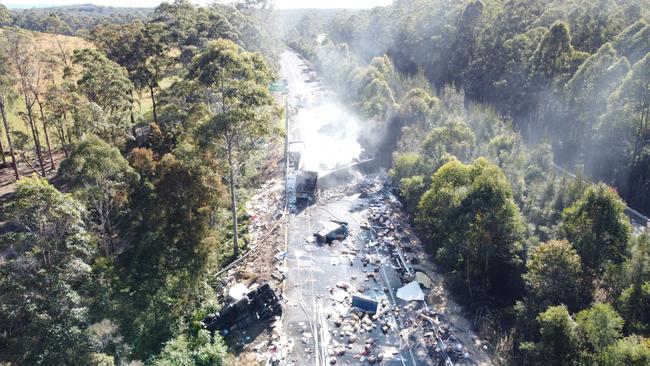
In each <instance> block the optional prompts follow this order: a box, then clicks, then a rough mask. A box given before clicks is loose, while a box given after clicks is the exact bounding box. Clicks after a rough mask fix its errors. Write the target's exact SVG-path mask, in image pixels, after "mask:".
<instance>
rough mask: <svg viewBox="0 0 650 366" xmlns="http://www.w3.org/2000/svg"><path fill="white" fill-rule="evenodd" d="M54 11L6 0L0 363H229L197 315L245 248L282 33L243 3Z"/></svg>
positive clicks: (271, 115)
mask: <svg viewBox="0 0 650 366" xmlns="http://www.w3.org/2000/svg"><path fill="white" fill-rule="evenodd" d="M61 11H62V13H61V14H64V15H61V14H59V13H56V14H53V15H48V16H46V17H43V16H42V15H43V14H46V13H45V12H44V11H42V10H34V11H20V12H15V13H11V14H10V13H9V12H8V11H7V9H6V8H4V7H1V6H0V23H2V24H5V25H11V26H7V27H4V28H3V29H2V30H1V32H2V37H0V111H1V112H2V122H3V125H2V129H1V130H2V135H3V136H2V138H1V139H0V142H2V147H0V149H1V150H3V151H7V154H6V155H5V154H2V155H3V156H2V162H1V163H3V164H4V166H5V167H6V169H3V172H8V173H7V174H8V175H14V176H15V177H12V178H14V179H17V178H20V180H18V181H17V183H16V185H15V191H14V192H13V193H12V194H10V195H9V196H7V197H3V198H4V199H5V202H3V203H2V204H3V207H2V210H1V216H2V217H1V218H0V224H2V226H1V231H0V232H1V235H2V236H1V237H0V238H1V239H0V243H1V244H0V253H1V257H2V260H1V261H0V364H3V365H7V364H10V365H114V364H115V365H138V364H143V362H146V363H147V364H152V365H219V364H232V361H228V359H227V357H230V356H228V355H227V349H226V347H225V345H224V343H223V341H222V339H221V338H220V337H219V336H218V335H215V336H211V335H210V333H209V332H208V331H206V330H204V329H202V328H201V327H200V326H199V323H198V322H199V321H200V320H201V319H203V317H204V316H205V315H206V314H208V313H210V312H214V311H215V309H217V308H218V306H219V301H218V299H217V295H216V290H215V288H214V287H213V286H212V284H213V283H214V277H213V276H212V274H214V273H216V272H217V271H218V270H220V269H221V268H222V267H223V266H224V265H225V264H227V263H229V262H230V261H232V259H234V258H236V257H237V256H238V254H239V253H238V251H241V250H244V249H246V247H247V246H248V245H249V240H248V238H247V232H248V231H247V225H248V217H247V216H246V214H245V213H244V211H243V210H242V209H241V206H242V205H243V203H244V200H243V199H240V197H239V196H238V195H239V194H241V195H243V196H245V195H246V194H247V191H248V190H249V189H251V188H253V187H254V184H255V183H254V182H255V176H256V174H258V173H257V167H258V166H259V165H260V164H261V162H262V161H263V159H262V156H263V155H262V154H263V153H264V152H265V151H264V150H265V149H266V148H267V146H268V144H269V143H270V141H272V140H273V139H275V138H276V136H277V133H278V128H277V127H276V122H277V120H278V118H279V115H280V113H281V110H280V109H279V108H278V107H276V106H275V101H274V99H273V98H272V97H271V94H270V92H269V91H268V84H269V83H270V82H271V81H272V80H273V78H274V77H275V76H274V75H275V71H274V67H273V66H272V63H269V62H267V60H269V61H273V62H275V59H276V58H277V56H276V54H275V52H276V51H275V50H276V49H277V46H276V44H275V43H274V41H273V40H271V38H270V37H269V35H268V33H267V31H266V29H265V28H264V27H263V26H262V25H261V21H260V17H259V16H258V14H257V12H258V9H248V8H246V7H244V6H241V7H239V8H238V9H235V8H233V7H230V6H228V7H226V6H220V5H215V6H210V7H205V6H203V7H198V6H195V5H193V4H192V3H190V2H189V1H182V0H181V1H175V2H173V3H171V4H170V3H165V4H163V5H161V6H159V7H157V8H155V9H152V11H151V12H148V13H150V14H149V15H148V16H147V17H146V18H144V17H140V16H139V15H138V12H137V11H136V12H133V13H128V14H127V12H126V11H120V12H112V11H111V10H110V9H108V10H107V14H106V16H104V15H103V14H96V13H91V14H89V15H88V16H84V15H82V13H83V12H84V10H83V8H71V9H70V10H61ZM80 14H81V15H80ZM134 17H135V18H137V19H135V20H134ZM52 18H56V19H58V20H57V22H58V21H60V22H59V23H58V24H59V25H61V24H62V25H63V27H59V28H56V29H53V28H50V25H51V24H52V23H53V22H52ZM98 23H101V25H99V26H96V25H97V24H98ZM22 28H26V29H31V30H42V31H47V32H52V33H63V34H70V33H73V32H74V31H76V30H79V29H88V30H89V31H88V32H87V33H86V37H87V41H86V42H82V41H80V40H79V41H77V44H76V45H77V46H79V45H82V46H84V47H77V48H76V49H74V51H72V50H71V49H70V47H67V46H66V45H69V43H70V41H71V38H66V37H64V36H59V35H51V36H49V38H48V37H43V36H41V35H37V34H35V33H32V32H28V31H26V30H24V29H22ZM71 30H72V31H73V32H71ZM42 39H45V40H49V43H50V44H49V45H48V47H45V46H43V44H42V42H41V41H42ZM37 40H38V42H41V43H38V42H37ZM66 42H68V43H66ZM256 51H259V52H256ZM260 52H261V53H260ZM270 65H271V66H270ZM221 142H224V143H223V144H221ZM57 157H58V158H57ZM59 160H61V161H62V162H61V163H60V166H59V164H58V161H59ZM9 167H14V168H15V169H14V170H11V169H10V168H9ZM55 167H56V168H58V169H57V170H56V175H55V176H53V177H52V172H53V171H54V168H55ZM9 172H11V173H9ZM46 178H50V179H49V180H48V179H46ZM238 239H239V240H238Z"/></svg>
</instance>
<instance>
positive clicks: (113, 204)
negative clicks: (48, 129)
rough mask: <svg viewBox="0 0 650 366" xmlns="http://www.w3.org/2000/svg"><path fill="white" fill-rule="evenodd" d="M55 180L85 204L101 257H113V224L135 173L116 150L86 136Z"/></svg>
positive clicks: (125, 201)
mask: <svg viewBox="0 0 650 366" xmlns="http://www.w3.org/2000/svg"><path fill="white" fill-rule="evenodd" d="M58 176H59V177H61V178H62V179H63V180H64V181H66V182H68V183H69V184H70V187H71V188H72V190H73V192H74V193H75V195H76V196H78V197H79V199H80V200H81V201H82V202H84V203H86V205H87V207H88V208H89V209H90V211H91V213H92V215H91V218H92V220H93V221H94V223H95V225H96V227H97V231H98V232H99V236H100V238H101V241H102V247H103V249H104V254H105V255H106V256H107V257H110V256H111V255H113V253H114V252H115V248H114V244H113V240H114V238H113V237H114V235H115V224H116V221H117V220H118V219H119V218H120V217H121V216H122V215H123V211H124V210H125V209H126V208H127V206H128V202H129V187H130V186H131V185H133V184H134V183H135V182H136V181H137V179H138V175H137V173H135V172H134V171H133V169H132V168H131V167H130V166H129V163H128V162H127V160H126V159H125V158H124V157H123V156H122V154H120V151H119V150H118V149H117V148H115V147H113V146H110V145H109V144H107V143H106V142H104V141H102V140H101V139H100V138H99V137H97V136H92V135H86V136H85V137H84V139H83V140H81V141H80V142H79V143H78V144H77V146H76V147H75V149H74V150H73V151H72V152H71V154H70V157H69V158H67V159H66V160H64V161H63V163H62V164H61V167H60V169H59V172H58Z"/></svg>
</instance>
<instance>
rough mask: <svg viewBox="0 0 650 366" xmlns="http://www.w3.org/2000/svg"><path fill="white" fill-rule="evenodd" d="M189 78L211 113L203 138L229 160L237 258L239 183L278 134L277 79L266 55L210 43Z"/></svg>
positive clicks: (227, 172)
mask: <svg viewBox="0 0 650 366" xmlns="http://www.w3.org/2000/svg"><path fill="white" fill-rule="evenodd" d="M188 78H190V79H192V80H195V81H196V83H198V84H199V85H200V86H201V87H202V88H203V99H204V103H205V105H206V108H207V110H208V114H209V117H208V121H207V122H206V123H205V124H204V125H203V126H202V127H200V128H199V134H200V137H201V138H202V139H203V141H204V142H206V143H207V146H209V148H210V149H211V150H212V151H213V152H214V153H215V156H216V157H217V159H223V160H225V176H226V181H227V183H228V188H229V190H230V209H231V214H232V226H233V255H234V256H235V257H236V256H237V255H238V254H239V243H238V240H239V233H238V222H237V195H236V190H237V188H238V186H239V183H240V182H239V181H238V178H239V175H240V172H241V171H242V169H243V168H244V166H245V164H246V163H247V162H248V161H249V159H250V158H251V153H253V152H254V151H255V150H257V149H259V148H260V147H261V146H262V142H263V141H264V140H265V139H266V138H267V137H268V136H269V135H270V134H271V133H272V132H273V128H272V125H271V122H272V121H273V118H274V115H277V112H278V110H277V108H276V106H275V103H274V100H273V98H272V96H271V94H270V92H269V90H268V85H269V83H270V82H271V80H272V74H271V71H270V70H269V68H268V67H267V66H266V64H265V62H264V60H263V59H262V56H261V55H259V54H256V53H249V52H246V51H244V50H242V49H241V48H240V47H239V46H237V45H236V44H235V43H233V42H231V41H228V40H223V39H221V40H216V41H213V42H211V43H209V45H208V47H207V48H206V49H205V50H204V51H203V52H202V53H200V54H199V55H197V56H196V57H195V58H194V60H193V62H192V64H191V65H190V67H189V70H188Z"/></svg>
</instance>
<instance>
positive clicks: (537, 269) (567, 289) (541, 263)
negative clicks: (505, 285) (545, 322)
mask: <svg viewBox="0 0 650 366" xmlns="http://www.w3.org/2000/svg"><path fill="white" fill-rule="evenodd" d="M528 256H529V258H528V262H527V263H526V267H527V272H526V274H524V276H523V278H524V281H525V282H526V289H527V290H528V292H529V293H530V294H531V295H532V297H533V299H534V301H535V302H536V303H537V304H538V305H539V306H540V308H546V307H548V306H549V305H560V304H566V305H567V306H569V308H572V309H575V308H576V307H577V305H578V303H579V302H578V301H579V291H580V275H581V269H582V265H581V263H580V257H579V256H578V254H577V253H576V250H575V249H574V248H573V247H572V246H571V244H569V242H567V241H566V240H552V241H550V242H548V243H542V244H540V245H538V246H537V247H534V248H533V249H531V250H530V252H529V253H528Z"/></svg>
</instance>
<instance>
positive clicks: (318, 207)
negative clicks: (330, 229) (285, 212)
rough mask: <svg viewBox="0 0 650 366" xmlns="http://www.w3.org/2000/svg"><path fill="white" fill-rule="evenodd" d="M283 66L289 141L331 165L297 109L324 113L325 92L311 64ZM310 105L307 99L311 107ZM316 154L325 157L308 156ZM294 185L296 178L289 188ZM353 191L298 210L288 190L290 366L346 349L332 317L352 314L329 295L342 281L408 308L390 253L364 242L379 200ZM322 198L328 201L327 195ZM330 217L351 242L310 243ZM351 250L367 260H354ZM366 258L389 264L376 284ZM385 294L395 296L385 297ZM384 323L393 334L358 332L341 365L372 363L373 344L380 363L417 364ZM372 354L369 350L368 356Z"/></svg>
mask: <svg viewBox="0 0 650 366" xmlns="http://www.w3.org/2000/svg"><path fill="white" fill-rule="evenodd" d="M281 64H282V74H283V76H284V77H286V78H287V79H288V85H289V89H290V95H289V104H290V106H291V108H292V109H294V113H293V115H294V118H291V119H290V133H289V138H290V140H306V141H305V142H306V144H305V150H306V153H309V154H310V156H312V157H313V156H319V155H322V156H323V159H324V160H327V159H331V156H328V151H323V148H322V146H318V147H313V146H310V143H309V139H314V138H318V137H319V136H318V135H316V136H313V131H314V130H313V128H310V127H313V126H310V125H309V124H310V123H313V121H310V120H308V119H307V120H305V119H303V118H295V116H296V115H299V114H300V113H295V112H296V111H295V109H298V108H303V109H309V108H319V104H320V103H321V100H320V98H313V97H314V95H317V94H318V93H319V92H320V88H319V85H318V84H317V83H315V82H308V81H306V78H307V74H306V73H305V72H304V71H303V70H304V68H305V65H304V64H303V63H302V61H301V60H300V58H299V57H298V56H297V55H295V54H294V53H291V52H285V53H284V54H283V55H282V60H281ZM305 99H307V100H308V101H307V102H305ZM328 103H331V105H330V106H329V107H328V108H329V109H332V108H340V111H339V112H340V113H346V112H345V108H344V107H343V106H341V105H340V104H337V103H336V102H331V101H330V102H328ZM306 115H309V114H308V113H307V114H306ZM305 130H309V131H310V132H309V134H310V136H309V137H308V138H307V139H305V137H306V136H304V135H303V131H305ZM318 131H321V132H320V133H322V134H323V135H322V138H323V139H331V137H332V136H331V135H328V134H331V131H329V130H328V129H323V128H321V129H319V130H318ZM336 133H341V131H336ZM337 141H339V142H338V143H339V144H340V143H344V142H345V141H352V140H351V139H349V138H347V137H346V136H343V137H342V138H340V139H337ZM350 143H352V142H350ZM339 147H341V146H339ZM310 148H312V149H318V150H319V151H309V149H310ZM355 150H356V147H354V146H352V147H351V148H350V149H347V148H346V149H345V151H355ZM340 163H346V162H343V161H341V162H340ZM357 179H366V180H370V179H372V177H357ZM292 181H293V180H292V173H291V172H290V174H289V179H288V182H289V183H288V186H289V187H291V185H292ZM341 183H343V184H345V183H346V182H341ZM334 190H336V188H334ZM349 193H350V194H342V195H341V197H340V198H335V199H327V202H326V203H323V201H325V198H320V199H319V200H317V202H316V203H315V204H314V205H312V206H310V207H307V208H305V209H302V210H298V209H296V208H295V204H294V203H295V198H294V197H293V195H292V191H291V189H289V206H290V207H292V211H293V212H292V213H291V214H290V216H289V221H288V222H289V229H288V230H289V235H288V237H289V240H288V250H287V252H288V255H287V267H288V272H287V280H286V289H285V296H286V298H287V300H288V303H287V307H286V310H285V315H284V329H285V331H286V333H287V336H288V337H289V338H291V339H293V348H292V349H291V351H290V352H289V355H288V357H287V361H288V364H289V365H329V364H331V362H332V359H331V357H330V355H329V354H328V349H331V347H332V346H333V345H336V344H341V345H348V343H349V334H348V335H343V331H342V330H341V328H340V327H336V326H335V325H334V319H335V318H336V316H334V315H337V316H338V314H344V316H349V311H350V308H349V306H346V305H344V304H342V303H340V302H337V301H335V300H333V299H332V296H333V295H332V293H331V292H330V289H333V288H336V285H337V283H340V282H345V283H349V284H351V285H352V286H355V287H356V288H362V290H363V294H364V295H365V296H368V297H372V298H374V299H377V300H379V301H381V300H382V299H384V300H386V301H388V302H389V303H390V304H393V305H397V306H405V305H406V303H404V302H402V301H401V300H396V299H395V297H394V291H395V290H396V289H397V288H398V287H401V286H402V283H401V280H400V279H399V278H398V277H397V276H396V274H395V273H394V269H393V267H392V266H390V265H389V258H388V255H387V253H383V252H381V250H379V251H378V249H374V248H373V249H370V248H368V247H367V246H366V245H365V244H366V243H368V242H369V241H370V240H371V238H370V237H369V235H370V234H369V232H368V231H367V230H362V229H361V228H360V223H361V222H363V221H364V216H365V215H366V213H367V210H368V206H369V205H370V204H371V203H372V202H373V199H376V198H373V197H372V196H370V197H366V198H359V194H358V193H359V192H349ZM323 194H324V195H325V196H326V195H327V192H324V193H323ZM332 219H336V220H342V221H346V222H348V223H349V227H350V233H351V234H350V236H349V237H348V239H346V240H345V241H344V242H342V243H337V244H335V245H331V246H330V245H322V244H317V243H314V242H312V240H311V238H312V237H313V233H314V232H316V231H318V230H319V229H320V228H321V227H322V225H323V224H325V223H327V222H328V221H330V220H332ZM350 252H357V253H360V254H361V255H359V254H358V255H351V254H349V253H350ZM364 252H365V253H370V252H372V253H373V254H374V255H376V256H377V257H378V258H380V259H381V260H382V262H383V263H386V265H383V266H382V267H381V270H380V272H379V273H378V275H377V280H374V279H368V278H367V272H368V271H371V270H370V269H369V268H368V267H364V264H363V263H362V258H363V255H364V254H363V253H364ZM385 288H388V289H390V290H389V291H384V289H385ZM337 291H338V290H337ZM335 292H336V291H335ZM339 294H340V292H339ZM396 301H397V303H396ZM385 321H386V322H389V323H390V324H389V325H390V331H388V333H387V334H384V333H383V332H382V330H381V327H375V328H374V329H373V330H372V331H365V332H362V333H360V334H358V340H356V341H355V342H354V343H353V344H349V345H348V346H347V348H346V352H345V354H343V355H340V356H337V357H336V364H343V365H344V364H367V361H366V360H365V359H366V357H364V356H363V353H364V347H365V345H366V343H367V342H366V341H368V340H370V339H372V340H373V344H374V345H373V347H372V348H371V351H370V353H372V354H375V355H377V354H380V353H381V354H382V356H383V358H384V360H383V362H382V365H409V366H410V365H417V364H418V362H416V360H415V357H414V355H413V351H412V350H411V348H410V347H409V346H408V345H407V340H406V339H404V338H403V337H401V336H400V332H399V330H400V329H401V324H399V319H397V318H395V317H394V316H390V315H389V316H386V317H385ZM367 354H368V352H366V356H367Z"/></svg>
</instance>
